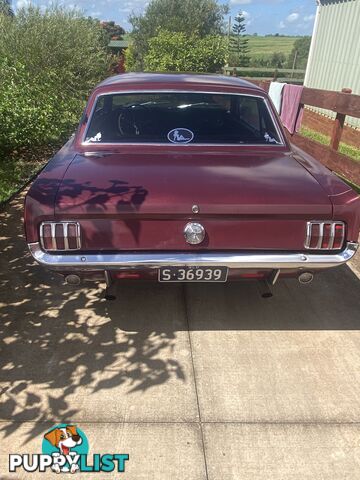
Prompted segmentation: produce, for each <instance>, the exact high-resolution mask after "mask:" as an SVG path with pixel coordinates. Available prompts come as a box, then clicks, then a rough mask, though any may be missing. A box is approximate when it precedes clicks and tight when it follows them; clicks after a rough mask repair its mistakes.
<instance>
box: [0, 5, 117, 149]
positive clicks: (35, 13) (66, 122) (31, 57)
mask: <svg viewBox="0 0 360 480" xmlns="http://www.w3.org/2000/svg"><path fill="white" fill-rule="evenodd" d="M110 62H111V57H110V56H109V54H108V53H107V51H106V40H105V34H104V29H102V28H101V26H100V23H99V22H98V21H95V20H92V19H89V18H85V17H83V16H82V15H81V14H80V13H79V12H77V11H74V10H70V11H69V10H65V9H63V8H60V7H51V8H49V9H47V10H46V11H45V12H42V11H41V10H40V9H38V8H34V7H29V8H27V9H21V10H20V11H18V13H17V15H16V16H14V17H6V16H4V15H0V85H1V88H0V125H1V128H0V150H2V151H5V150H11V149H13V148H17V147H22V146H31V145H41V144H46V143H49V142H52V141H58V140H59V139H62V138H65V137H66V136H67V135H69V133H70V132H71V131H72V130H73V129H74V128H75V126H76V124H77V122H78V120H79V117H80V115H81V112H82V109H83V108H84V104H85V99H86V97H87V95H88V94H89V92H90V90H91V89H92V88H93V86H94V85H95V84H96V83H97V82H98V81H100V80H101V79H102V78H104V77H106V76H107V75H108V71H109V65H110Z"/></svg>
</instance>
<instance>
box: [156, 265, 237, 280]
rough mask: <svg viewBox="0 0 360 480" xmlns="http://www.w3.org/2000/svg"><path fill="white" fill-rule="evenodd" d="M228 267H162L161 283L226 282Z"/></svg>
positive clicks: (160, 269)
mask: <svg viewBox="0 0 360 480" xmlns="http://www.w3.org/2000/svg"><path fill="white" fill-rule="evenodd" d="M228 270H229V269H228V268H227V267H161V268H159V282H226V280H227V276H228Z"/></svg>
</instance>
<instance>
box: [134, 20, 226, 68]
mask: <svg viewBox="0 0 360 480" xmlns="http://www.w3.org/2000/svg"><path fill="white" fill-rule="evenodd" d="M226 51H227V38H226V37H224V36H223V35H206V36H205V37H202V38H201V37H199V36H198V35H194V34H193V35H186V34H185V33H182V32H176V33H174V32H169V31H168V30H163V29H159V30H158V32H157V35H156V37H152V38H151V39H150V40H149V50H148V52H147V54H146V55H145V57H144V70H145V71H147V72H154V71H155V72H160V71H161V72H203V73H204V72H205V73H208V72H217V71H219V70H221V68H222V67H223V66H224V64H225V57H226ZM127 60H128V57H127ZM127 67H128V65H127Z"/></svg>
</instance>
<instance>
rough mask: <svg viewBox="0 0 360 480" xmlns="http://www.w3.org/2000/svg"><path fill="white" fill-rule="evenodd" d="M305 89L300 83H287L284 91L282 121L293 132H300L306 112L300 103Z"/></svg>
mask: <svg viewBox="0 0 360 480" xmlns="http://www.w3.org/2000/svg"><path fill="white" fill-rule="evenodd" d="M303 90H304V87H303V86H300V85H288V84H287V85H285V86H284V88H283V92H282V106H281V115H280V118H281V121H282V123H283V125H284V127H285V128H287V129H288V130H289V132H290V133H291V134H293V133H294V132H298V131H299V130H300V127H301V121H302V117H303V113H304V107H303V106H301V105H300V100H301V95H302V92H303Z"/></svg>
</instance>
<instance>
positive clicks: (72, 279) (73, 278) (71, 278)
mask: <svg viewBox="0 0 360 480" xmlns="http://www.w3.org/2000/svg"><path fill="white" fill-rule="evenodd" d="M80 281H81V280H80V277H79V276H78V275H67V276H66V277H65V283H67V284H68V285H80Z"/></svg>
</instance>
